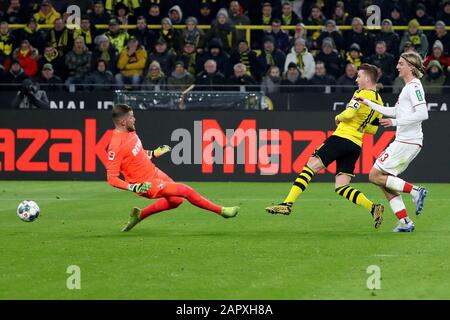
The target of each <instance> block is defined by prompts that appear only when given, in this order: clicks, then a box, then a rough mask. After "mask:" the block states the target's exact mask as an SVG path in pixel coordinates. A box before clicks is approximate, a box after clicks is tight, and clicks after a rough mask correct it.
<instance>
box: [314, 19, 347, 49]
mask: <svg viewBox="0 0 450 320" xmlns="http://www.w3.org/2000/svg"><path fill="white" fill-rule="evenodd" d="M325 38H331V39H333V42H334V45H335V47H336V50H338V51H339V52H341V50H343V49H344V37H343V36H342V34H341V32H340V31H339V30H338V28H337V26H336V22H334V20H327V22H326V24H325V28H324V30H323V31H322V33H321V34H320V36H319V38H318V39H317V41H316V42H317V45H315V46H314V47H315V49H317V50H318V49H319V48H321V47H322V41H323V39H325Z"/></svg>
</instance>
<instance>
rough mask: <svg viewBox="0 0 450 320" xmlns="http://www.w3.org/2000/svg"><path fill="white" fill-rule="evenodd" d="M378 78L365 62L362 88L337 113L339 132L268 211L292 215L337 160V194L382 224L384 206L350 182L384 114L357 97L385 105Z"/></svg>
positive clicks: (360, 84) (327, 141) (359, 80)
mask: <svg viewBox="0 0 450 320" xmlns="http://www.w3.org/2000/svg"><path fill="white" fill-rule="evenodd" d="M378 78H379V74H378V71H377V68H376V67H375V66H373V65H370V64H363V65H361V67H360V69H359V71H358V76H357V78H356V82H357V84H358V89H359V90H357V91H356V92H355V93H354V95H353V98H352V99H351V100H350V102H349V103H348V105H347V108H346V109H345V110H344V111H343V112H341V113H340V114H338V115H337V116H336V118H335V121H336V125H337V129H336V131H335V132H334V133H333V135H332V136H331V137H329V138H328V139H327V140H326V141H325V142H324V143H323V144H322V145H320V146H319V147H318V148H317V149H316V151H315V152H314V154H313V155H312V156H311V157H310V158H309V160H308V163H307V164H306V166H305V167H304V168H303V170H302V172H301V173H300V175H299V176H298V178H297V179H296V180H295V182H294V185H293V186H292V188H291V191H290V192H289V194H288V196H287V197H286V199H285V200H284V202H283V203H280V204H278V205H275V206H270V207H267V208H266V211H267V212H269V213H272V214H285V215H288V214H290V213H291V210H292V205H293V204H294V202H295V201H296V200H297V198H298V197H299V196H300V195H301V194H302V192H304V191H305V190H306V188H307V187H308V185H309V183H310V182H311V179H312V178H313V177H314V175H315V174H316V173H317V172H318V171H319V170H321V169H323V168H326V167H328V165H329V164H330V163H332V162H333V161H335V160H336V180H335V181H336V185H335V187H336V189H335V191H336V193H337V194H339V195H340V196H342V197H344V198H346V199H347V200H349V201H351V202H353V203H355V204H357V205H360V206H362V207H363V208H365V209H367V210H368V211H369V212H370V213H371V214H372V217H373V219H374V222H375V228H378V227H379V226H380V225H381V222H382V221H383V212H384V207H383V205H382V204H375V203H373V202H372V201H370V200H369V199H368V198H367V197H366V196H365V195H364V193H362V192H361V191H359V190H358V189H356V188H354V187H351V186H350V181H351V179H352V177H354V174H353V172H354V169H355V163H356V161H357V160H358V157H359V155H360V154H361V146H362V138H363V134H364V133H369V134H375V133H376V131H377V130H378V124H379V119H380V118H381V117H382V115H381V114H380V113H378V112H376V111H374V110H371V109H370V108H369V107H367V106H366V105H365V104H362V103H360V102H357V101H356V100H355V98H356V97H363V98H366V99H368V100H370V101H373V102H376V103H377V104H379V105H382V104H383V102H382V100H381V97H380V95H379V94H378V92H377V91H376V84H377V81H378Z"/></svg>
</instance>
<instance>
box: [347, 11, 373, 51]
mask: <svg viewBox="0 0 450 320" xmlns="http://www.w3.org/2000/svg"><path fill="white" fill-rule="evenodd" d="M373 41H374V36H373V34H372V33H370V32H368V31H366V30H364V23H363V21H362V20H361V18H358V17H355V18H353V20H352V30H349V31H348V32H347V36H346V37H345V46H346V49H349V48H350V46H351V45H352V44H353V43H357V44H358V45H359V47H360V48H361V52H362V54H363V55H364V56H369V55H371V54H372V53H373V49H374V45H373Z"/></svg>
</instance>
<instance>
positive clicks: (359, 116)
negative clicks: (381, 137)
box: [333, 89, 383, 146]
mask: <svg viewBox="0 0 450 320" xmlns="http://www.w3.org/2000/svg"><path fill="white" fill-rule="evenodd" d="M356 97H361V98H365V99H368V100H370V101H373V102H375V103H377V104H379V105H383V101H382V100H381V96H380V94H379V93H378V92H376V91H374V90H366V89H362V90H356V91H355V93H354V94H353V97H352V99H351V100H350V102H349V103H348V104H347V108H346V109H345V110H344V111H342V112H341V113H340V114H338V115H337V117H336V119H337V120H339V121H340V123H339V125H338V127H337V129H336V131H335V132H334V133H333V135H335V136H338V137H342V138H345V139H349V140H350V141H353V142H354V143H356V144H357V145H359V146H362V138H363V134H364V133H369V134H375V133H376V132H377V130H378V125H377V122H378V120H377V119H380V118H381V117H382V116H383V115H382V114H381V113H379V112H377V111H374V110H372V109H371V108H369V107H368V106H366V105H365V104H363V103H359V102H358V101H356V100H355V98H356Z"/></svg>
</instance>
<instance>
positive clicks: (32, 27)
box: [15, 18, 45, 52]
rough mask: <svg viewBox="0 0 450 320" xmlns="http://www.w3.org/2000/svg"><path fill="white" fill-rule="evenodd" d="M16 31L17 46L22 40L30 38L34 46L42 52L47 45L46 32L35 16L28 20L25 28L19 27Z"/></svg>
mask: <svg viewBox="0 0 450 320" xmlns="http://www.w3.org/2000/svg"><path fill="white" fill-rule="evenodd" d="M16 32H17V33H16V34H15V37H16V41H17V46H20V44H21V43H22V40H28V41H29V42H30V44H31V45H32V46H33V48H36V49H37V50H38V51H39V52H42V50H43V49H44V45H45V32H44V31H43V30H41V29H40V28H39V26H38V25H37V24H36V21H35V20H34V19H33V18H32V19H30V21H28V23H27V25H26V26H25V28H23V29H18V30H16Z"/></svg>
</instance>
